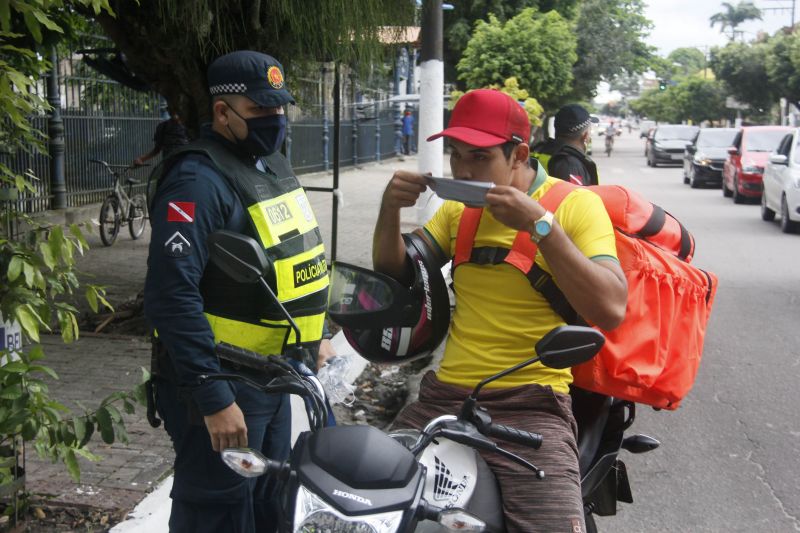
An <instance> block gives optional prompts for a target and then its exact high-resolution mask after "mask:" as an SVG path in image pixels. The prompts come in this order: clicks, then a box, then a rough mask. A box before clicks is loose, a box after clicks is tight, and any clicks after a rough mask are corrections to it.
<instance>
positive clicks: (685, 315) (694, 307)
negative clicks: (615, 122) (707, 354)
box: [453, 182, 717, 410]
mask: <svg viewBox="0 0 800 533" xmlns="http://www.w3.org/2000/svg"><path fill="white" fill-rule="evenodd" d="M575 188H576V185H573V184H571V183H567V182H560V183H558V184H556V185H554V186H553V187H552V188H551V189H550V190H549V191H547V193H545V194H544V196H542V198H541V199H540V200H539V203H540V204H541V205H542V206H543V207H544V208H545V209H547V210H548V211H551V212H555V211H556V208H557V207H558V205H559V204H560V203H561V201H562V200H563V199H564V198H565V197H566V196H567V195H568V194H569V193H570V192H572V190H573V189H575ZM586 188H587V189H589V190H591V191H593V192H595V193H596V194H597V195H598V196H600V198H601V199H602V200H603V203H604V205H605V208H606V211H607V212H608V214H609V218H610V219H611V223H612V225H613V226H614V235H615V237H616V245H617V256H618V258H619V262H620V265H621V267H622V271H623V272H624V273H625V278H626V279H627V282H628V303H627V308H626V311H625V318H624V319H623V321H622V323H621V324H620V325H619V326H618V327H617V328H615V329H613V330H611V331H603V330H601V331H602V332H603V334H604V335H605V337H606V342H605V345H604V346H603V348H602V349H601V350H600V352H599V353H598V354H597V355H596V356H595V357H594V358H593V359H592V360H591V361H588V362H586V363H583V364H581V365H578V366H575V367H573V368H572V375H573V379H574V381H573V383H574V385H575V386H577V387H580V388H582V389H587V390H590V391H594V392H598V393H601V394H605V395H607V396H612V397H615V398H621V399H625V400H630V401H633V402H637V403H643V404H647V405H651V406H653V407H656V408H659V409H669V410H673V409H677V408H678V406H679V404H680V402H681V400H682V399H683V398H684V397H685V396H686V394H687V393H688V392H689V390H690V389H691V387H692V385H693V383H694V380H695V376H696V375H697V369H698V367H699V365H700V358H701V356H702V354H703V339H704V337H705V332H706V326H707V324H708V319H709V316H710V315H711V307H712V305H713V303H714V296H715V294H716V291H717V277H716V276H715V275H714V274H713V273H711V272H707V271H705V270H701V269H699V268H697V267H695V266H693V265H691V264H690V262H691V260H692V256H693V255H694V245H695V243H694V238H693V237H692V235H691V234H690V233H689V232H688V231H687V230H686V228H684V227H683V225H681V224H680V222H678V221H677V220H676V219H675V218H674V217H673V216H672V215H670V214H668V213H667V212H666V211H664V210H663V209H662V208H660V207H658V206H656V205H654V204H652V203H650V202H648V201H647V200H645V199H644V198H642V197H641V196H639V195H638V194H636V193H634V192H633V191H630V190H628V189H626V188H625V187H621V186H617V185H593V186H590V187H586ZM481 213H482V209H481V208H474V207H466V208H465V209H464V213H463V215H462V217H461V221H460V223H459V228H458V234H457V237H456V248H455V256H454V258H453V269H455V267H456V266H458V265H459V264H461V263H464V262H472V263H478V264H499V263H503V262H505V263H509V264H511V265H513V266H515V267H516V268H518V269H519V270H521V271H522V272H523V273H524V274H525V275H526V276H527V277H528V279H529V280H530V282H531V285H532V286H533V287H534V289H536V290H538V291H539V292H541V293H542V295H543V296H544V297H545V298H546V299H547V301H548V302H549V303H550V305H551V306H552V307H553V309H554V310H555V311H556V312H557V313H558V314H559V315H561V317H562V318H564V320H565V321H566V322H567V323H568V324H580V323H583V324H585V322H583V321H582V319H581V318H580V317H579V316H577V315H576V313H575V311H574V310H573V309H572V307H571V306H570V305H569V303H568V302H567V299H566V297H565V296H564V295H563V293H562V292H561V290H560V289H559V288H558V286H557V284H556V283H555V281H554V280H553V278H552V277H551V276H550V274H548V273H547V272H545V271H544V270H543V269H541V268H540V267H539V266H538V265H536V263H535V262H534V258H535V257H536V251H537V248H538V247H537V246H536V244H535V243H533V241H531V240H530V235H529V234H528V233H527V232H519V233H518V234H517V236H516V238H515V240H514V244H513V245H512V247H511V249H505V248H494V247H481V248H473V244H474V241H475V234H476V233H477V229H478V224H479V223H480V217H481ZM598 329H599V328H598Z"/></svg>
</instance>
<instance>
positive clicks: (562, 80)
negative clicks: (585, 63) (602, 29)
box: [458, 8, 577, 108]
mask: <svg viewBox="0 0 800 533" xmlns="http://www.w3.org/2000/svg"><path fill="white" fill-rule="evenodd" d="M575 44H576V43H575V37H574V35H573V34H572V32H571V30H570V25H569V23H568V22H567V21H566V20H565V19H564V18H563V17H561V15H559V14H558V13H556V12H555V11H550V12H548V13H544V14H542V13H539V12H538V11H536V10H535V9H533V8H528V9H525V10H523V11H522V12H521V13H520V14H519V15H517V16H515V17H513V18H512V19H510V20H509V21H507V22H506V23H503V22H501V21H500V20H498V19H497V18H496V17H495V16H493V15H489V22H483V21H479V22H478V23H477V25H476V27H475V32H474V34H473V36H472V39H470V41H469V44H468V45H467V48H466V50H465V51H464V55H463V57H462V58H461V61H459V63H458V73H459V78H460V79H462V80H463V81H464V82H465V84H466V86H467V88H468V89H476V88H479V87H488V86H491V85H494V84H501V83H504V82H505V80H506V79H508V78H511V77H514V78H516V79H517V81H518V82H519V87H520V88H521V89H524V90H526V91H528V93H529V94H531V95H532V96H534V97H535V98H536V99H537V100H538V101H539V102H540V103H541V104H542V105H543V106H544V107H545V108H548V107H555V106H557V105H558V103H559V102H560V101H561V100H562V99H563V98H564V97H565V96H566V95H567V94H568V92H569V91H570V87H571V82H572V65H573V64H574V63H575V61H576V60H577V56H576V54H575Z"/></svg>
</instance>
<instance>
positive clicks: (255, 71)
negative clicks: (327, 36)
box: [207, 50, 295, 107]
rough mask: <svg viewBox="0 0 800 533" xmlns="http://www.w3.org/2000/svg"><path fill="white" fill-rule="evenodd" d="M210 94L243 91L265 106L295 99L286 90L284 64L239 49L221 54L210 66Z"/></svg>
mask: <svg viewBox="0 0 800 533" xmlns="http://www.w3.org/2000/svg"><path fill="white" fill-rule="evenodd" d="M207 77H208V91H209V92H210V93H211V96H218V95H223V94H240V95H242V96H246V97H248V98H250V99H251V100H252V101H254V102H255V103H257V104H258V105H261V106H264V107H280V106H282V105H285V104H288V103H292V104H293V103H295V102H294V98H292V95H291V94H289V91H287V90H286V80H285V78H284V76H283V65H281V64H280V62H278V60H277V59H275V58H274V57H272V56H269V55H267V54H262V53H260V52H254V51H252V50H240V51H238V52H231V53H230V54H225V55H224V56H221V57H218V58H217V59H215V60H214V61H213V62H212V63H211V64H210V65H209V66H208V73H207Z"/></svg>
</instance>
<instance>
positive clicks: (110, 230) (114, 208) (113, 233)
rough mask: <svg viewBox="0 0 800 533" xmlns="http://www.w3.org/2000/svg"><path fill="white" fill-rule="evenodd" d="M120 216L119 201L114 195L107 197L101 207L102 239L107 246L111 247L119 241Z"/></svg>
mask: <svg viewBox="0 0 800 533" xmlns="http://www.w3.org/2000/svg"><path fill="white" fill-rule="evenodd" d="M120 215H121V213H120V210H119V199H118V198H117V197H116V196H114V195H111V196H109V197H107V198H106V199H105V200H104V201H103V205H102V206H101V207H100V239H101V240H102V241H103V244H105V245H106V246H111V245H112V244H114V241H115V240H117V235H119V226H120V220H119V219H120Z"/></svg>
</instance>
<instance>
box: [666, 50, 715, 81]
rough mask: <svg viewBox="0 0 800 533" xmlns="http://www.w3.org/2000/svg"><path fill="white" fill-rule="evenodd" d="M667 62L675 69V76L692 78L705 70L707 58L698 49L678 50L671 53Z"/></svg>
mask: <svg viewBox="0 0 800 533" xmlns="http://www.w3.org/2000/svg"><path fill="white" fill-rule="evenodd" d="M667 61H669V63H670V64H671V65H672V66H673V67H675V68H674V70H673V76H690V75H692V74H694V73H696V72H697V71H701V70H703V68H705V65H706V56H705V54H703V52H702V51H700V50H698V49H697V48H676V49H675V50H673V51H672V52H670V53H669V55H668V56H667Z"/></svg>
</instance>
